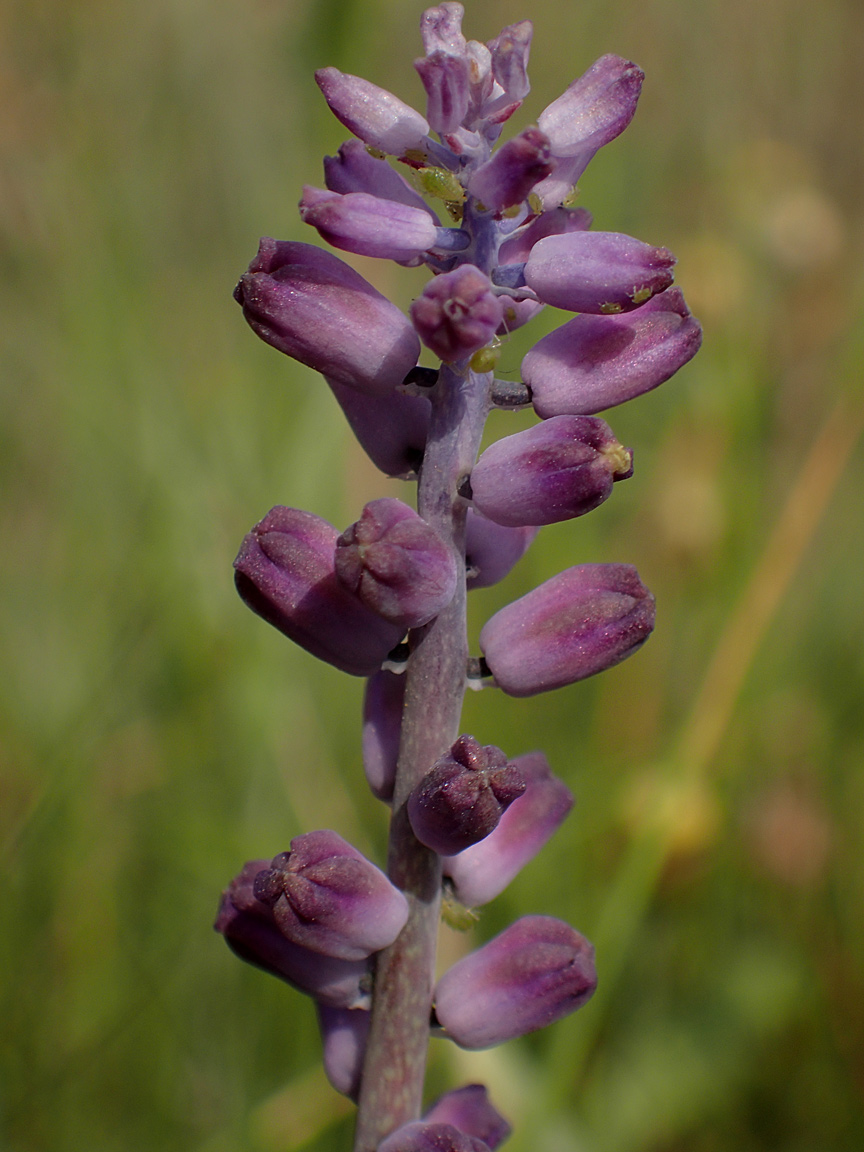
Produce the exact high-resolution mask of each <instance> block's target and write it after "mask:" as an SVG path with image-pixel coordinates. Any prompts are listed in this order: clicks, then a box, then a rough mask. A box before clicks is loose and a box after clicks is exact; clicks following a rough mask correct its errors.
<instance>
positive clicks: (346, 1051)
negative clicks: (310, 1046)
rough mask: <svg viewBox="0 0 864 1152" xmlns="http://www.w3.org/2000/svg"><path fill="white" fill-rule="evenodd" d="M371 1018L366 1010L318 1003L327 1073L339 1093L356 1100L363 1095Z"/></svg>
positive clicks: (319, 1025) (325, 1070) (319, 1024)
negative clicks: (361, 1082)
mask: <svg viewBox="0 0 864 1152" xmlns="http://www.w3.org/2000/svg"><path fill="white" fill-rule="evenodd" d="M369 1021H370V1013H369V1012H368V1011H366V1010H364V1009H345V1008H328V1007H326V1006H325V1005H323V1004H319V1005H318V1027H319V1028H320V1030H321V1043H322V1046H323V1059H324V1072H325V1073H326V1076H327V1079H328V1080H329V1081H330V1083H331V1084H332V1085H333V1087H334V1088H335V1089H336V1091H337V1092H341V1093H342V1095H343V1096H348V1097H349V1098H350V1099H351V1100H354V1101H355V1102H356V1100H357V1097H358V1096H359V1094H360V1076H361V1073H362V1071H363V1057H364V1056H365V1054H366V1041H367V1039H368V1037H369Z"/></svg>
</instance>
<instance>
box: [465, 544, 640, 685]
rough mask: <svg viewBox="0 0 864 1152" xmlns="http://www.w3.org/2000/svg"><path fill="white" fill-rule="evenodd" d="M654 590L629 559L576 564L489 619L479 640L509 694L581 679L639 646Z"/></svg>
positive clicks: (497, 678) (494, 672)
mask: <svg viewBox="0 0 864 1152" xmlns="http://www.w3.org/2000/svg"><path fill="white" fill-rule="evenodd" d="M653 627H654V597H653V596H652V595H651V593H650V592H649V591H648V589H647V588H646V587H645V585H644V584H643V583H642V581H641V580H640V579H639V575H638V573H637V571H636V569H635V568H634V567H632V565H630V564H579V565H577V566H576V567H575V568H568V569H566V570H565V571H564V572H559V574H558V575H557V576H553V577H552V579H551V580H547V581H546V582H545V583H543V584H541V585H540V586H539V587H538V588H535V589H534V590H533V591H531V592H529V593H527V595H525V596H523V597H522V598H521V599H519V600H516V601H514V602H513V603H512V604H508V605H507V606H506V607H505V608H502V609H501V611H500V612H497V613H496V614H495V615H494V616H493V617H492V619H491V620H489V621H487V623H486V624H485V626H484V627H483V630H482V631H481V633H480V648H481V650H482V651H483V654H484V655H485V657H486V663H487V664H488V665H489V668H490V670H491V672H492V675H493V676H494V677H495V683H496V684H497V685H498V687H499V688H501V689H503V690H504V691H505V692H506V693H507V695H508V696H534V695H536V694H537V693H538V692H549V691H551V690H552V689H554V688H561V687H563V686H564V685H565V684H572V683H573V682H574V681H576V680H584V679H585V677H586V676H593V675H594V674H595V673H596V672H602V671H603V670H604V669H606V668H611V667H612V666H613V665H614V664H619V663H620V662H621V661H622V660H624V659H625V658H626V657H627V656H629V655H631V653H633V652H635V651H636V650H637V649H638V648H641V647H642V645H643V644H644V643H645V641H646V640H647V639H648V637H649V635H650V634H651V630H652V629H653Z"/></svg>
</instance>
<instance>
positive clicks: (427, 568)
mask: <svg viewBox="0 0 864 1152" xmlns="http://www.w3.org/2000/svg"><path fill="white" fill-rule="evenodd" d="M335 562H336V575H337V577H338V579H339V581H340V582H341V584H342V585H343V587H345V588H347V589H348V590H349V591H350V592H352V593H353V594H354V595H355V596H357V598H358V599H359V600H360V601H361V602H362V603H363V604H365V605H366V607H367V608H369V609H370V611H372V612H377V613H378V615H379V616H383V617H384V619H385V620H389V621H390V622H391V623H392V624H394V625H397V626H398V627H399V628H400V629H402V630H404V629H406V628H419V627H420V625H421V624H425V623H427V621H429V620H431V619H432V618H433V617H434V616H437V615H438V613H439V612H441V611H442V610H443V609H444V608H446V607H447V605H448V604H449V603H450V601H451V600H452V599H453V594H454V592H455V591H456V560H455V558H454V556H453V553H452V552H451V550H450V548H449V547H448V546H447V545H446V544H445V543H444V541H443V540H442V539H441V537H440V536H439V535H438V533H437V532H436V531H435V529H434V528H433V527H432V526H431V525H430V524H427V523H426V521H425V520H424V519H423V518H422V517H421V516H418V514H417V513H416V512H415V511H414V509H413V508H409V507H408V505H407V504H403V503H402V501H401V500H396V499H395V498H394V497H392V496H388V497H383V498H382V499H380V500H372V501H370V503H368V504H367V505H366V507H365V508H364V509H363V514H362V516H361V517H360V519H359V520H358V521H357V523H356V524H352V525H351V527H350V528H348V529H346V531H345V532H343V533H342V535H341V536H340V537H339V539H338V541H337V542H336V561H335Z"/></svg>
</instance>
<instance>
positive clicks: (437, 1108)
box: [423, 1084, 511, 1152]
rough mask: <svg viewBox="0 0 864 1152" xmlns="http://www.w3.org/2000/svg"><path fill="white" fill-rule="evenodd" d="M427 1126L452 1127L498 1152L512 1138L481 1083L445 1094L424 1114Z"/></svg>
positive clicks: (507, 1125) (468, 1085)
mask: <svg viewBox="0 0 864 1152" xmlns="http://www.w3.org/2000/svg"><path fill="white" fill-rule="evenodd" d="M423 1119H424V1121H425V1122H426V1123H427V1124H452V1125H453V1127H454V1128H458V1129H459V1131H460V1132H464V1133H465V1135H466V1136H473V1137H475V1139H477V1140H482V1141H483V1143H484V1144H485V1145H486V1147H487V1148H489V1150H490V1152H495V1149H496V1148H497V1147H498V1145H499V1144H503V1143H504V1141H505V1140H506V1139H507V1137H508V1136H509V1135H510V1132H511V1128H510V1125H509V1124H508V1123H507V1121H506V1120H505V1119H504V1117H503V1116H502V1115H501V1113H500V1112H499V1111H498V1109H497V1108H495V1107H494V1105H493V1104H492V1103H491V1101H490V1100H489V1093H488V1092H487V1091H486V1088H485V1087H484V1086H483V1085H482V1084H466V1085H465V1087H464V1088H454V1089H453V1090H452V1091H451V1092H445V1093H444V1095H443V1096H441V1097H439V1098H438V1099H437V1100H436V1101H435V1103H434V1104H433V1105H432V1107H431V1108H429V1109H428V1110H427V1111H426V1112H425V1113H424V1115H423Z"/></svg>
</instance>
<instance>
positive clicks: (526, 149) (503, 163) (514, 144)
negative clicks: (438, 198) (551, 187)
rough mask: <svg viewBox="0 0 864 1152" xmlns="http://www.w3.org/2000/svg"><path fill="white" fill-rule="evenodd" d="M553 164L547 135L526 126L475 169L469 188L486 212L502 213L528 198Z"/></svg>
mask: <svg viewBox="0 0 864 1152" xmlns="http://www.w3.org/2000/svg"><path fill="white" fill-rule="evenodd" d="M554 167H555V161H554V160H553V159H552V153H551V151H550V148H549V140H548V139H547V137H546V136H544V135H543V133H542V132H541V131H540V130H539V129H537V128H526V129H525V131H524V132H522V133H520V135H518V136H516V137H514V139H513V140H510V141H508V142H507V143H506V144H504V145H503V146H502V147H501V148H499V149H498V151H497V152H496V153H495V155H494V156H493V157H492V159H491V160H487V162H486V163H485V164H482V165H481V166H480V167H479V168H477V169H475V171H474V172H473V173H472V175H471V178H470V179H469V181H468V191H469V192H470V193H471V195H472V196H475V197H476V198H477V200H479V201H480V203H481V204H482V206H483V207H484V208H485V209H486V210H487V211H489V212H501V211H503V209H505V208H510V207H512V206H514V205H516V204H521V203H522V201H523V200H526V199H527V198H528V194H529V193H530V191H531V189H532V188H533V187H534V185H535V184H537V183H538V182H539V181H540V180H543V179H544V178H545V177H546V176H548V175H549V173H550V172H551V171H552V169H553V168H554Z"/></svg>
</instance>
